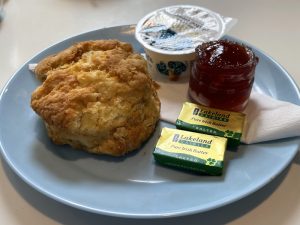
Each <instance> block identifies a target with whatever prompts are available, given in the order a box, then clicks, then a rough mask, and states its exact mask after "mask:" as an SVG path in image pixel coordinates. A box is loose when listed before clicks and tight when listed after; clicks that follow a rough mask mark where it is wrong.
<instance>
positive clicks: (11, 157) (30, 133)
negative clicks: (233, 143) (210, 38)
mask: <svg viewBox="0 0 300 225" xmlns="http://www.w3.org/2000/svg"><path fill="white" fill-rule="evenodd" d="M107 38H117V39H120V40H123V41H127V42H130V43H132V44H133V46H134V47H135V50H136V51H139V52H142V48H141V46H140V45H139V44H138V43H137V41H136V40H135V39H134V26H121V27H113V28H107V29H101V30H96V31H92V32H88V33H84V34H80V35H78V36H75V37H71V38H69V39H67V40H64V41H62V42H60V43H58V44H55V45H53V46H51V47H50V48H48V49H46V50H44V51H42V52H41V53H40V54H38V55H37V56H35V57H34V58H33V59H31V60H30V61H28V62H27V63H25V64H24V66H23V67H21V69H20V70H19V71H18V72H17V73H16V74H14V76H12V78H11V79H10V80H9V82H8V83H7V85H6V86H5V87H4V89H3V90H2V93H1V98H0V115H1V117H0V143H1V151H2V154H3V157H4V159H5V160H6V161H7V163H8V164H9V165H10V166H11V167H12V168H13V170H14V171H15V172H16V173H17V174H18V175H19V176H20V177H21V178H22V179H23V180H25V181H26V182H27V183H28V184H29V185H31V186H32V187H33V188H35V189H37V190H39V191H40V192H42V193H44V194H46V195H47V196H49V197H51V198H53V199H56V200H58V201H60V202H62V203H65V204H67V205H71V206H74V207H76V208H79V209H83V210H87V211H91V212H95V213H100V214H105V215H111V216H119V217H132V218H162V217H171V216H179V215H187V214H193V213H199V212H204V211H208V210H211V209H214V208H217V207H220V206H224V205H226V204H229V203H231V202H234V201H236V200H238V199H241V198H243V197H245V196H247V195H249V194H251V193H253V192H254V191H256V190H257V189H259V188H261V187H262V186H264V185H265V184H267V183H268V182H269V181H271V180H272V179H273V178H274V177H276V176H277V175H278V174H279V173H280V172H281V171H282V170H283V169H284V168H286V167H287V166H288V165H289V164H290V163H291V161H292V159H293V157H294V156H295V154H296V152H297V150H298V148H299V142H300V139H299V138H291V139H284V140H278V141H273V142H267V143H261V144H255V145H241V146H240V147H239V149H238V151H237V152H227V156H226V163H225V171H224V175H223V176H221V177H209V176H197V175H193V174H189V173H186V172H182V171H177V170H174V169H170V168H166V167H161V166H159V165H157V164H155V162H154V160H153V157H152V151H153V148H154V146H155V143H156V141H157V138H158V135H159V133H160V128H161V127H164V126H172V125H169V124H166V123H163V122H161V123H160V124H159V126H158V127H157V129H156V132H155V134H154V135H153V136H152V138H151V139H150V140H149V141H148V142H147V143H146V144H145V145H144V146H143V147H142V148H141V149H140V150H138V151H136V152H134V153H132V154H130V155H128V156H126V157H123V158H112V157H108V156H94V155H90V154H88V153H85V152H81V151H76V150H73V149H71V148H70V147H67V146H57V145H54V144H52V143H51V141H50V140H49V139H48V137H47V134H46V131H45V128H44V125H43V123H42V121H41V120H40V119H39V117H38V116H37V115H36V114H35V113H34V112H33V111H32V110H31V108H30V95H31V92H32V91H33V90H34V89H35V88H36V87H37V86H38V85H39V82H38V81H37V80H36V79H35V77H34V75H33V74H32V73H31V72H30V71H29V70H28V63H36V62H38V61H39V60H41V59H42V58H43V57H45V56H46V55H49V54H52V53H55V52H57V51H60V50H62V49H64V48H66V47H68V46H69V45H70V44H72V43H74V42H78V41H83V40H90V39H107ZM228 38H229V37H228ZM254 50H255V52H256V54H257V55H258V57H259V58H260V62H259V65H258V67H257V73H256V81H255V88H256V89H260V90H261V91H263V92H264V93H266V94H268V95H271V96H273V97H275V98H278V99H282V100H286V101H290V102H293V103H296V104H300V98H299V91H298V88H297V86H296V85H295V83H294V82H293V80H292V79H291V78H290V76H289V75H288V73H287V72H286V71H285V70H284V69H283V68H282V67H281V66H280V65H279V64H278V63H276V62H275V61H274V60H273V59H271V58H270V57H268V56H267V55H265V54H264V53H262V52H261V51H259V50H258V49H255V48H254Z"/></svg>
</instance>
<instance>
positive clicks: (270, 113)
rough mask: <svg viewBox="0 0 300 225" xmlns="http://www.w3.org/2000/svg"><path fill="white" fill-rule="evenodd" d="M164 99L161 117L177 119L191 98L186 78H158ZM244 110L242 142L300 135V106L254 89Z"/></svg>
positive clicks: (160, 95) (167, 119)
mask: <svg viewBox="0 0 300 225" xmlns="http://www.w3.org/2000/svg"><path fill="white" fill-rule="evenodd" d="M158 83H159V85H160V88H159V90H158V95H159V97H160V100H161V119H162V120H164V121H166V122H170V123H175V121H176V119H177V117H178V115H179V113H180V111H181V108H182V104H183V102H186V101H190V99H189V97H188V95H187V90H188V85H187V83H186V81H180V82H169V81H166V79H160V80H158ZM244 113H245V114H246V118H247V119H246V123H245V126H244V130H243V136H242V140H241V141H242V142H243V143H245V144H252V143H257V142H263V141H270V140H276V139H281V138H286V137H295V136H300V106H298V105H295V104H292V103H289V102H284V101H279V100H276V99H273V98H271V97H269V96H267V95H265V94H262V93H258V92H256V91H252V93H251V96H250V100H249V103H248V106H247V108H246V109H245V111H244Z"/></svg>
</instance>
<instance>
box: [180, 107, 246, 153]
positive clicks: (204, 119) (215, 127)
mask: <svg viewBox="0 0 300 225" xmlns="http://www.w3.org/2000/svg"><path fill="white" fill-rule="evenodd" d="M245 116H246V115H245V114H243V113H239V112H230V111H225V110H219V109H214V108H209V107H205V106H200V105H196V104H193V103H190V102H185V103H184V104H183V107H182V110H181V112H180V114H179V117H178V119H177V120H176V127H177V128H178V129H183V130H189V131H194V132H198V133H205V134H212V135H216V136H220V137H225V138H228V145H229V146H232V147H236V146H238V145H239V144H240V139H241V137H242V132H243V126H244V121H245Z"/></svg>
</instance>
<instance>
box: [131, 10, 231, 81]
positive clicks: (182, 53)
mask: <svg viewBox="0 0 300 225" xmlns="http://www.w3.org/2000/svg"><path fill="white" fill-rule="evenodd" d="M235 22H236V20H235V19H232V18H228V17H223V16H221V15H220V14H218V13H215V12H213V11H211V10H209V9H206V8H202V7H199V6H193V5H175V6H169V7H165V8H161V9H158V10H156V11H154V12H151V13H149V14H148V15H146V16H145V17H144V18H142V19H141V20H140V21H139V22H138V24H137V26H136V31H135V37H136V39H137V40H138V41H139V42H140V44H141V45H142V46H143V47H144V50H145V53H146V59H147V62H148V68H149V72H150V74H151V75H152V76H153V77H154V78H155V77H156V76H161V75H164V76H165V77H166V78H168V79H170V80H178V78H179V77H181V76H189V74H190V70H191V64H192V62H193V61H194V58H195V48H196V47H197V46H198V45H199V44H201V43H203V42H208V41H213V40H218V39H220V38H221V37H222V36H223V35H224V34H225V33H226V32H227V31H228V30H229V29H230V28H231V27H232V26H233V25H234V24H235Z"/></svg>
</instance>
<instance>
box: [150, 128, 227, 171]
mask: <svg viewBox="0 0 300 225" xmlns="http://www.w3.org/2000/svg"><path fill="white" fill-rule="evenodd" d="M226 144H227V139H226V138H222V137H216V136H212V135H206V134H199V133H195V132H190V131H183V130H177V129H171V128H163V129H162V132H161V136H160V138H159V140H158V142H157V145H156V148H155V150H154V152H153V155H154V158H155V160H156V161H157V162H159V163H161V164H164V165H168V166H173V167H177V168H182V169H188V170H192V171H195V172H199V173H204V174H209V175H221V174H222V171H223V161H224V155H225V150H226Z"/></svg>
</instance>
